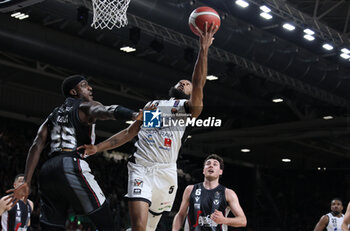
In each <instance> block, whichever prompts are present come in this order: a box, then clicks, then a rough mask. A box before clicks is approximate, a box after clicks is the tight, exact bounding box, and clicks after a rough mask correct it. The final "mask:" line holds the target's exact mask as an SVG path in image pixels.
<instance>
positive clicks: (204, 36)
mask: <svg viewBox="0 0 350 231" xmlns="http://www.w3.org/2000/svg"><path fill="white" fill-rule="evenodd" d="M195 28H196V30H197V31H198V33H199V41H200V45H201V48H202V49H208V48H209V47H210V45H211V44H212V43H213V41H214V37H213V36H214V34H215V33H216V31H217V30H218V29H219V27H218V26H217V25H215V24H214V22H212V23H211V24H210V27H209V28H208V22H207V21H206V22H205V26H204V31H202V30H201V29H199V28H198V27H197V26H196V27H195Z"/></svg>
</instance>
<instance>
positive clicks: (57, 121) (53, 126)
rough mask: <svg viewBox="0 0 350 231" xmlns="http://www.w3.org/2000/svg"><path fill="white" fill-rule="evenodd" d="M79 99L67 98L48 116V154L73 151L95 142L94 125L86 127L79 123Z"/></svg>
mask: <svg viewBox="0 0 350 231" xmlns="http://www.w3.org/2000/svg"><path fill="white" fill-rule="evenodd" d="M81 102H82V101H81V99H75V98H71V97H68V98H67V99H66V101H65V102H64V104H62V105H61V106H60V107H57V108H55V110H54V111H53V112H52V113H51V114H50V115H49V117H48V118H47V119H48V128H49V138H50V152H49V155H51V154H52V153H54V152H60V151H69V150H71V151H74V150H75V149H76V148H77V147H79V146H80V145H83V144H91V143H94V142H95V124H93V125H90V126H89V125H87V124H83V123H81V122H80V119H79V105H80V103H81Z"/></svg>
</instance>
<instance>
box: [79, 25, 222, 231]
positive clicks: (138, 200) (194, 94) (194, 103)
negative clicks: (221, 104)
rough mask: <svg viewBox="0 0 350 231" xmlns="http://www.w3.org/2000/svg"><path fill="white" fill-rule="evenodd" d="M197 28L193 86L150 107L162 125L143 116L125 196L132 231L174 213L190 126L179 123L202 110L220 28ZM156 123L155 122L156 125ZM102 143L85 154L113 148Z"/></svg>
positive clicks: (179, 87)
mask: <svg viewBox="0 0 350 231" xmlns="http://www.w3.org/2000/svg"><path fill="white" fill-rule="evenodd" d="M196 29H197V30H198V32H199V33H200V37H199V45H200V46H199V53H198V57H197V61H196V64H195V67H194V71H193V74H192V83H191V82H190V81H188V80H180V81H179V82H178V83H177V84H176V85H175V86H174V87H172V88H171V89H170V91H169V93H170V96H171V97H172V98H171V99H169V100H155V101H151V102H149V103H148V104H147V105H146V106H148V107H149V106H151V107H152V108H153V109H156V110H154V111H153V112H152V114H148V115H151V117H152V118H150V120H151V121H149V122H150V123H151V124H152V123H153V122H154V123H156V121H158V122H159V123H162V124H157V125H159V126H158V127H155V128H154V127H153V128H148V127H147V126H146V125H147V124H146V123H147V121H146V120H147V115H146V114H144V126H143V127H142V128H141V130H140V131H139V133H138V141H137V142H136V144H135V147H136V148H137V150H136V152H135V153H134V155H133V156H132V157H131V158H130V160H129V163H128V172H129V180H128V193H127V194H126V195H125V196H126V197H127V198H128V200H129V203H128V204H129V212H130V219H131V225H132V231H145V230H147V231H151V230H156V228H157V224H158V222H159V220H160V218H161V216H162V213H163V212H164V211H170V210H171V208H172V206H173V202H174V200H175V194H176V190H177V171H176V160H177V157H178V154H179V150H180V148H181V144H182V142H183V140H184V139H185V138H186V135H185V128H186V127H185V126H184V125H181V124H179V123H177V122H178V121H179V120H180V119H186V118H191V117H192V118H197V117H198V116H199V115H200V113H201V112H202V108H203V87H204V84H205V81H206V77H207V59H208V50H209V47H210V45H211V44H212V42H213V35H214V34H215V32H216V31H217V29H218V27H217V26H214V24H212V25H210V26H209V25H208V23H207V22H206V24H205V31H203V32H202V31H200V30H199V29H198V28H196ZM145 113H146V112H145ZM149 113H150V112H149ZM186 114H188V116H186ZM145 115H146V118H145ZM160 117H163V120H160ZM154 119H156V121H153V120H154ZM157 119H158V120H157ZM152 121H153V122H152ZM153 125H154V124H153ZM99 145H100V147H101V146H103V147H104V148H103V149H101V148H98V149H96V148H95V147H93V145H88V146H85V154H88V155H90V154H93V153H94V152H96V150H99V151H103V150H106V149H109V148H110V147H109V145H108V144H107V143H104V142H102V143H100V144H99ZM146 227H147V228H146Z"/></svg>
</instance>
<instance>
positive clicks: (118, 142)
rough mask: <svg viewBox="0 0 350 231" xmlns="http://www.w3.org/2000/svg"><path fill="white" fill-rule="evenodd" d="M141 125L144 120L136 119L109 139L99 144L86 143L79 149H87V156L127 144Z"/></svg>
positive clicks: (85, 152)
mask: <svg viewBox="0 0 350 231" xmlns="http://www.w3.org/2000/svg"><path fill="white" fill-rule="evenodd" d="M140 114H141V113H140ZM141 125H142V121H141V120H136V121H135V122H134V123H133V124H131V125H130V126H129V127H127V128H126V129H124V130H122V131H120V132H118V133H117V134H115V135H113V136H111V137H110V138H108V139H107V140H105V141H103V142H101V143H99V144H97V145H93V144H89V145H87V144H84V145H82V146H80V147H78V148H77V150H79V149H85V151H84V157H86V156H90V155H93V154H95V153H97V152H102V151H107V150H110V149H114V148H117V147H120V146H122V145H123V144H125V143H126V142H129V141H130V140H131V139H132V138H134V137H135V136H136V135H137V133H138V132H139V130H140V126H141Z"/></svg>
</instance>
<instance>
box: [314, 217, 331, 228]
mask: <svg viewBox="0 0 350 231" xmlns="http://www.w3.org/2000/svg"><path fill="white" fill-rule="evenodd" d="M328 221H329V218H328V216H327V215H323V216H322V217H321V219H320V220H319V221H318V222H317V224H316V226H315V228H314V231H323V230H324V229H325V228H326V226H327V224H328Z"/></svg>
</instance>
